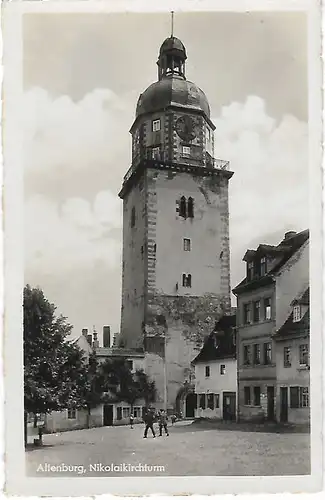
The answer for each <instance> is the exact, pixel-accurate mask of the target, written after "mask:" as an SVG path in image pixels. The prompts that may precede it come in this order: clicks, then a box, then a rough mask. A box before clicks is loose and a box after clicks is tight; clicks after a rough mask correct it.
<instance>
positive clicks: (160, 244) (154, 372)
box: [119, 36, 233, 416]
mask: <svg viewBox="0 0 325 500" xmlns="http://www.w3.org/2000/svg"><path fill="white" fill-rule="evenodd" d="M186 59H187V55H186V50H185V47H184V45H183V43H182V42H181V41H180V40H179V39H178V38H176V37H174V36H171V37H169V38H167V39H166V40H165V41H164V42H163V44H162V46H161V48H160V52H159V57H158V62H157V65H158V80H157V81H156V82H155V83H153V84H152V85H150V86H149V87H148V88H147V89H146V90H145V91H144V92H143V93H142V94H141V95H140V97H139V100H138V103H137V108H136V116H135V120H134V123H133V125H132V127H131V129H130V133H131V135H132V164H131V167H130V168H129V170H128V172H127V173H126V175H125V177H124V180H123V185H122V189H121V191H120V193H119V196H120V197H121V198H122V199H123V270H122V315H121V337H122V339H123V340H124V343H125V347H128V348H137V349H143V350H144V351H145V353H146V354H145V359H146V371H147V373H148V375H149V376H150V377H151V378H152V379H154V380H155V382H156V387H157V390H158V395H157V403H156V406H157V407H163V406H165V407H168V408H174V409H177V410H179V409H180V408H181V409H182V411H183V408H184V407H183V406H182V402H183V400H184V397H185V398H186V395H187V393H188V392H189V391H191V381H192V376H193V372H192V369H191V361H192V360H193V359H194V357H195V356H196V355H197V353H198V351H199V350H200V348H201V347H202V342H203V340H204V338H205V336H206V335H208V334H209V333H210V332H211V331H212V330H213V328H214V324H215V321H216V319H218V318H219V317H220V315H221V314H227V313H228V312H230V258H229V257H230V256H229V211H228V181H229V179H230V178H231V176H232V174H233V173H232V172H230V171H229V163H228V162H227V161H222V160H217V159H215V158H214V130H215V126H214V124H213V123H212V121H211V119H210V107H209V103H208V100H207V98H206V96H205V94H204V92H203V91H202V90H201V89H200V88H199V87H198V86H197V85H195V84H194V83H192V82H190V81H189V80H187V79H186V72H185V62H186ZM186 411H187V412H188V416H191V415H190V414H191V412H192V409H191V408H190V407H189V408H187V410H186Z"/></svg>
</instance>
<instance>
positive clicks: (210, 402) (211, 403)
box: [208, 394, 214, 410]
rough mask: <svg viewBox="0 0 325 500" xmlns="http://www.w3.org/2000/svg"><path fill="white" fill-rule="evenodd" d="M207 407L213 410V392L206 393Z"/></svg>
mask: <svg viewBox="0 0 325 500" xmlns="http://www.w3.org/2000/svg"><path fill="white" fill-rule="evenodd" d="M208 408H210V410H214V394H208Z"/></svg>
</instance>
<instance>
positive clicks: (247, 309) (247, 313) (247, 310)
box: [244, 304, 251, 325]
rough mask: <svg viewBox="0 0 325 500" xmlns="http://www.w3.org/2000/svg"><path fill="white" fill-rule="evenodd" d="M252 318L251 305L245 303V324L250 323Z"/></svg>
mask: <svg viewBox="0 0 325 500" xmlns="http://www.w3.org/2000/svg"><path fill="white" fill-rule="evenodd" d="M250 320H251V305H250V304H244V325H248V324H249V323H250Z"/></svg>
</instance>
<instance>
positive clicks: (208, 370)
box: [205, 365, 210, 378]
mask: <svg viewBox="0 0 325 500" xmlns="http://www.w3.org/2000/svg"><path fill="white" fill-rule="evenodd" d="M205 376H206V377H207V378H208V377H210V366H209V365H208V366H206V367H205Z"/></svg>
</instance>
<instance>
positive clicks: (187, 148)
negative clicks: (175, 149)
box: [182, 146, 191, 156]
mask: <svg viewBox="0 0 325 500" xmlns="http://www.w3.org/2000/svg"><path fill="white" fill-rule="evenodd" d="M182 152H183V156H190V154H191V148H190V146H183V149H182Z"/></svg>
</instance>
